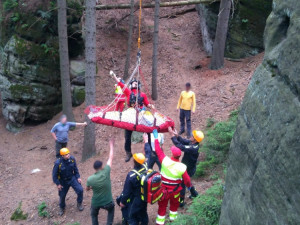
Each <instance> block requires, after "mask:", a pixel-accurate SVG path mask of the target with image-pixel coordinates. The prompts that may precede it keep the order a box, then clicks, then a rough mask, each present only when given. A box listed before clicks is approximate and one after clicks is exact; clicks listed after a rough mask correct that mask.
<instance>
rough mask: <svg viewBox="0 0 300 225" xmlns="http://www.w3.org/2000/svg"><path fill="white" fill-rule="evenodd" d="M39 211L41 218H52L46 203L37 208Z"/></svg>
mask: <svg viewBox="0 0 300 225" xmlns="http://www.w3.org/2000/svg"><path fill="white" fill-rule="evenodd" d="M37 209H38V213H39V216H40V217H49V216H50V214H49V212H48V211H47V204H46V202H42V203H41V204H39V205H38V206H37Z"/></svg>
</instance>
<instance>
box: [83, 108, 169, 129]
mask: <svg viewBox="0 0 300 225" xmlns="http://www.w3.org/2000/svg"><path fill="white" fill-rule="evenodd" d="M114 109H115V106H114V105H109V106H102V107H98V106H94V105H90V106H88V107H87V108H86V109H85V111H84V112H85V114H86V115H87V116H88V117H89V119H90V120H91V121H92V122H94V123H98V124H102V125H106V126H112V127H117V128H121V129H126V130H131V131H137V132H143V133H144V132H145V133H151V132H153V130H154V129H157V130H158V132H160V133H164V132H168V128H169V127H172V128H174V121H173V120H172V119H171V118H169V117H167V116H165V115H163V114H161V113H159V112H158V111H156V110H155V111H154V112H153V113H152V112H150V111H140V110H138V109H134V108H128V109H126V110H124V111H123V112H118V111H114Z"/></svg>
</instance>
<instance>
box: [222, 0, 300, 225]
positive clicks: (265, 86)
mask: <svg viewBox="0 0 300 225" xmlns="http://www.w3.org/2000/svg"><path fill="white" fill-rule="evenodd" d="M299 32H300V1H298V0H286V1H280V0H274V2H273V11H272V13H271V14H270V16H269V18H268V20H267V25H266V29H265V48H266V51H265V58H264V60H263V63H262V64H261V65H260V66H259V67H258V68H257V70H256V72H255V74H254V76H253V78H252V81H251V83H250V85H249V87H248V90H247V93H246V96H245V99H244V101H243V104H242V107H241V112H240V115H239V119H238V126H237V130H236V133H235V135H234V138H233V141H232V143H231V148H230V153H229V155H230V156H229V163H228V165H229V167H228V174H227V176H226V191H225V196H224V201H223V205H222V213H221V219H220V224H221V225H229V224H231V225H254V224H255V225H268V224H269V225H276V224H278V225H285V224H290V225H296V224H300V201H299V199H300V177H299V171H300V163H299V162H300V154H299V153H300V145H299V144H300V130H299V127H300V57H299V49H300V35H299Z"/></svg>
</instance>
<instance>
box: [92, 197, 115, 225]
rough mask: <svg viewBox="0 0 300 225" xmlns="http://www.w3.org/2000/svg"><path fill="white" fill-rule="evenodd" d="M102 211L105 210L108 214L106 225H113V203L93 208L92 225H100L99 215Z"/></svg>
mask: <svg viewBox="0 0 300 225" xmlns="http://www.w3.org/2000/svg"><path fill="white" fill-rule="evenodd" d="M100 209H105V210H106V211H107V212H108V214H107V221H106V225H112V224H113V222H114V216H115V204H114V202H111V203H109V204H107V205H105V206H99V207H94V206H91V217H92V225H99V222H98V215H99V211H100Z"/></svg>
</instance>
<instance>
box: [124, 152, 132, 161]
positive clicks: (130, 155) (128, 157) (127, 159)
mask: <svg viewBox="0 0 300 225" xmlns="http://www.w3.org/2000/svg"><path fill="white" fill-rule="evenodd" d="M131 157H132V154H131V152H126V158H125V162H129V161H130V159H131Z"/></svg>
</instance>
